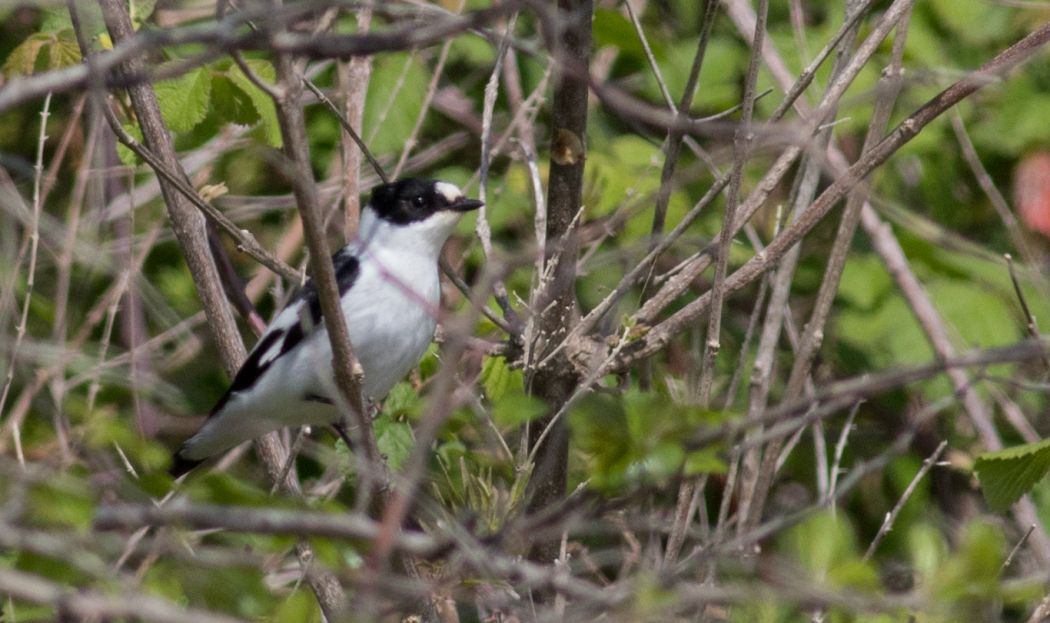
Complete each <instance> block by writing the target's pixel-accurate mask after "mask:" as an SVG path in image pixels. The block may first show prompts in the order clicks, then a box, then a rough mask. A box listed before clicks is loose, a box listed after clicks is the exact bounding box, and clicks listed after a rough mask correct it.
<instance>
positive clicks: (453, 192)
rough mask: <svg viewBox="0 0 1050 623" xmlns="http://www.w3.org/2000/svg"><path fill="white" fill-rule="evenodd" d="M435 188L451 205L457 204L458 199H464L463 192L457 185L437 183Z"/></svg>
mask: <svg viewBox="0 0 1050 623" xmlns="http://www.w3.org/2000/svg"><path fill="white" fill-rule="evenodd" d="M434 188H435V190H437V191H438V192H439V193H441V196H443V197H444V198H445V200H447V201H448V202H449V203H455V202H456V200H457V199H462V198H463V191H461V190H460V189H459V186H456V185H455V184H449V183H448V182H437V183H436V184H434Z"/></svg>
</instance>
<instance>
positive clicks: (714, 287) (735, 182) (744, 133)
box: [700, 0, 769, 406]
mask: <svg viewBox="0 0 1050 623" xmlns="http://www.w3.org/2000/svg"><path fill="white" fill-rule="evenodd" d="M768 12H769V0H759V3H758V22H757V23H756V24H755V34H754V39H753V40H752V42H751V59H750V61H749V62H748V69H747V77H746V78H745V79H744V108H743V111H742V113H741V121H740V125H739V126H737V130H736V136H735V137H734V139H733V170H732V172H731V173H730V177H729V194H728V196H727V197H726V210H725V217H724V218H723V219H722V230H721V232H720V233H719V238H718V242H719V244H718V254H717V258H716V259H715V275H714V280H713V282H712V284H711V304H710V306H709V308H708V312H707V320H708V323H707V339H706V340H705V341H704V355H703V360H702V361H701V363H700V404H702V405H705V406H706V405H707V404H708V403H709V402H710V400H711V386H712V385H713V384H714V370H715V359H716V358H717V357H718V351H719V350H720V349H721V343H722V342H721V337H720V336H721V333H722V306H723V303H724V301H725V297H726V286H725V280H726V271H727V269H728V266H729V245H730V243H731V242H732V240H733V235H734V233H735V231H734V227H733V225H734V223H735V222H736V220H735V218H736V210H737V199H738V197H739V195H740V178H741V177H742V176H743V174H744V164H745V163H746V162H747V160H748V153H749V152H750V150H751V141H752V140H753V139H752V136H751V117H752V114H753V113H754V110H755V84H756V83H757V82H758V67H759V58H761V56H762V46H763V45H764V44H765V36H766V17H767V15H768Z"/></svg>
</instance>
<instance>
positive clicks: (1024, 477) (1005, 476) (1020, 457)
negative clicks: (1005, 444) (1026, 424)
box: [974, 439, 1050, 511]
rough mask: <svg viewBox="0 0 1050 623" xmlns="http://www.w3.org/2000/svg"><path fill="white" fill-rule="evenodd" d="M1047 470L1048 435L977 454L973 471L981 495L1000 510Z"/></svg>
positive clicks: (1049, 456)
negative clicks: (1040, 438)
mask: <svg viewBox="0 0 1050 623" xmlns="http://www.w3.org/2000/svg"><path fill="white" fill-rule="evenodd" d="M1048 470H1050V439H1046V440H1043V441H1039V442H1036V443H1027V444H1024V445H1021V446H1015V447H1013V448H1007V449H1006V450H1000V451H998V452H985V453H984V454H981V455H980V456H978V457H977V462H976V463H975V464H974V472H976V474H977V479H978V480H979V481H980V482H981V490H982V491H984V499H985V500H987V501H988V506H989V507H991V508H992V510H995V511H1004V510H1006V509H1008V508H1010V506H1011V505H1012V504H1013V503H1014V502H1016V501H1017V500H1019V499H1021V496H1023V495H1024V494H1026V493H1028V492H1029V491H1030V490H1031V489H1032V487H1034V486H1035V483H1037V482H1039V481H1040V480H1042V479H1043V477H1044V476H1046V473H1047V471H1048Z"/></svg>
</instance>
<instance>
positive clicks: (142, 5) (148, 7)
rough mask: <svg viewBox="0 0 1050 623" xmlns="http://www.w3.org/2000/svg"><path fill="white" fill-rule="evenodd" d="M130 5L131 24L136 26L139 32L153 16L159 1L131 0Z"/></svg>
mask: <svg viewBox="0 0 1050 623" xmlns="http://www.w3.org/2000/svg"><path fill="white" fill-rule="evenodd" d="M128 4H129V6H128V15H129V16H130V17H131V23H132V24H134V25H135V28H136V30H137V29H138V27H139V26H141V25H142V23H143V22H145V21H146V20H147V19H149V16H150V15H152V14H153V8H154V7H156V6H157V0H131V2H130V3H128Z"/></svg>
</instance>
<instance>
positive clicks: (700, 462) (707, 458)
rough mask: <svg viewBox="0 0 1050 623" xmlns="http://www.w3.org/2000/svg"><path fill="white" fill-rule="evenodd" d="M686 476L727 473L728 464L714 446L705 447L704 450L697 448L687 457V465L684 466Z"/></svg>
mask: <svg viewBox="0 0 1050 623" xmlns="http://www.w3.org/2000/svg"><path fill="white" fill-rule="evenodd" d="M683 471H684V472H685V475H686V476H695V475H697V474H724V473H726V464H725V461H723V460H722V458H721V457H720V456H718V452H717V451H716V450H715V449H713V448H705V449H703V450H697V451H695V452H690V453H689V455H688V456H686V457H685V467H684V468H683Z"/></svg>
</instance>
